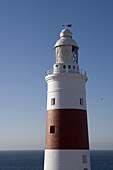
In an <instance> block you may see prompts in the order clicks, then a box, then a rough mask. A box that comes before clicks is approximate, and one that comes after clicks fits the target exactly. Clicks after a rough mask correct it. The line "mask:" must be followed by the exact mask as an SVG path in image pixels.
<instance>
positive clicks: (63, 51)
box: [44, 28, 90, 170]
mask: <svg viewBox="0 0 113 170" xmlns="http://www.w3.org/2000/svg"><path fill="white" fill-rule="evenodd" d="M78 49H79V47H78V45H77V44H76V42H75V41H74V40H73V39H72V33H71V31H70V30H69V29H67V28H65V29H63V30H62V31H61V33H60V39H59V40H58V41H57V42H56V44H55V46H54V50H55V63H54V65H53V70H51V71H47V73H46V77H45V80H46V82H47V85H48V89H47V118H46V140H45V160H44V170H90V153H89V141H88V126H87V108H86V90H85V84H86V81H87V76H86V72H85V71H84V72H83V70H80V68H79V65H78Z"/></svg>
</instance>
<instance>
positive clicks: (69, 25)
mask: <svg viewBox="0 0 113 170" xmlns="http://www.w3.org/2000/svg"><path fill="white" fill-rule="evenodd" d="M62 26H63V27H65V28H67V27H71V26H72V25H71V24H68V25H62Z"/></svg>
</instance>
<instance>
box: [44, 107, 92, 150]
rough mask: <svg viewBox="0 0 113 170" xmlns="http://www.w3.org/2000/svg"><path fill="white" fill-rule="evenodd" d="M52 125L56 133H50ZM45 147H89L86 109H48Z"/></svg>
mask: <svg viewBox="0 0 113 170" xmlns="http://www.w3.org/2000/svg"><path fill="white" fill-rule="evenodd" d="M52 125H54V126H55V133H50V126H52ZM45 149H89V142H88V128H87V112H86V110H80V109H54V110H48V111H47V119H46V141H45Z"/></svg>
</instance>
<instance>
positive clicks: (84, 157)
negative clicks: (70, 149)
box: [82, 155, 87, 169]
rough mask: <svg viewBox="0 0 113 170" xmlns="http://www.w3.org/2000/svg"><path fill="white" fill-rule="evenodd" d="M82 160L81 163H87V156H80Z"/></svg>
mask: <svg viewBox="0 0 113 170" xmlns="http://www.w3.org/2000/svg"><path fill="white" fill-rule="evenodd" d="M82 160H83V163H87V155H82ZM86 169H87V168H86Z"/></svg>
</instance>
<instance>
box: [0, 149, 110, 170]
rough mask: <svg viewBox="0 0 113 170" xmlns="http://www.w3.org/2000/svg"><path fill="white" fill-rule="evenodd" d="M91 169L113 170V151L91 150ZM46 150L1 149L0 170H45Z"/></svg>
mask: <svg viewBox="0 0 113 170" xmlns="http://www.w3.org/2000/svg"><path fill="white" fill-rule="evenodd" d="M90 157H91V170H113V151H90ZM43 165H44V151H43V150H39V151H38V150H36V151H0V170H43V169H44V166H43Z"/></svg>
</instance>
